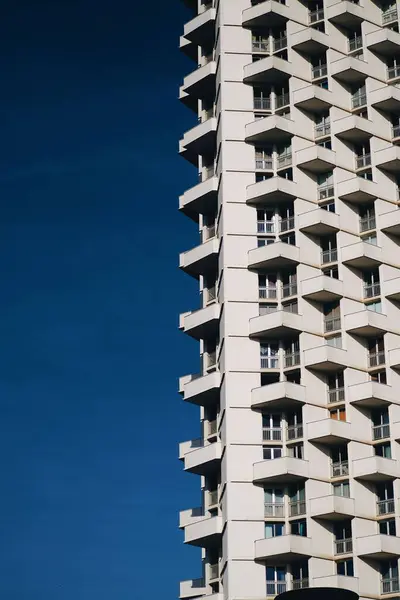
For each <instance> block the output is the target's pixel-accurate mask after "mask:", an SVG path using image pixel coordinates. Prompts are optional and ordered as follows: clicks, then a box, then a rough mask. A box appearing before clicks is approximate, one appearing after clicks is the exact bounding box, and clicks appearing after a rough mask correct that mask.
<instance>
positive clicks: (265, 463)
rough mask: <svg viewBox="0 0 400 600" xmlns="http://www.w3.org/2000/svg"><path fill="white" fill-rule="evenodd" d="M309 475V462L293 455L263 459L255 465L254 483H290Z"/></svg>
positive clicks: (306, 477)
mask: <svg viewBox="0 0 400 600" xmlns="http://www.w3.org/2000/svg"><path fill="white" fill-rule="evenodd" d="M308 477H309V467H308V462H307V461H306V460H301V459H299V458H292V457H291V456H283V457H282V458H275V459H273V460H262V461H261V462H257V463H255V464H254V465H253V481H254V483H267V482H269V483H285V482H287V483H290V482H294V481H300V480H303V479H308Z"/></svg>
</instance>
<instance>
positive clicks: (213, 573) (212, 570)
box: [209, 563, 219, 579]
mask: <svg viewBox="0 0 400 600" xmlns="http://www.w3.org/2000/svg"><path fill="white" fill-rule="evenodd" d="M209 574H210V579H218V577H219V564H218V563H217V564H215V565H210V567H209Z"/></svg>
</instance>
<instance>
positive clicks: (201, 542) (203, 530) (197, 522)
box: [179, 508, 222, 548]
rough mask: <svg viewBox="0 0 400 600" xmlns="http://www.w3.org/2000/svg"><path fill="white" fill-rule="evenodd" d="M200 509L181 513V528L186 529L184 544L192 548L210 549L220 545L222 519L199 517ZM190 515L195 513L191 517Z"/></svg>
mask: <svg viewBox="0 0 400 600" xmlns="http://www.w3.org/2000/svg"><path fill="white" fill-rule="evenodd" d="M202 510H203V509H202V508H200V509H190V510H186V511H182V512H181V513H180V523H179V527H180V528H181V529H184V543H185V544H191V545H192V546H200V547H203V548H204V547H209V546H214V545H216V544H217V543H218V541H219V539H220V537H221V533H222V517H219V516H216V517H210V516H207V515H204V514H203V515H201V516H199V515H198V514H197V513H199V512H200V513H201V512H202ZM190 513H194V516H191V515H190Z"/></svg>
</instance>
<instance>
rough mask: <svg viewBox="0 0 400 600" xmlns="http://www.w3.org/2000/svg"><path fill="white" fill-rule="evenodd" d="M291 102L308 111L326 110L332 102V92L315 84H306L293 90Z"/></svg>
mask: <svg viewBox="0 0 400 600" xmlns="http://www.w3.org/2000/svg"><path fill="white" fill-rule="evenodd" d="M293 104H294V105H295V106H297V108H301V109H302V110H307V111H310V112H321V111H326V110H329V109H330V107H331V106H332V105H333V104H334V102H333V94H332V92H330V91H329V90H325V89H324V88H321V87H318V86H316V85H307V86H306V87H303V88H300V89H298V90H295V91H294V92H293Z"/></svg>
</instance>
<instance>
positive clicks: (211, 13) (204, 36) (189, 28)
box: [183, 8, 217, 46]
mask: <svg viewBox="0 0 400 600" xmlns="http://www.w3.org/2000/svg"><path fill="white" fill-rule="evenodd" d="M216 14H217V12H216V9H215V8H209V9H208V10H205V11H204V12H202V13H200V14H199V15H197V16H196V17H194V19H192V20H191V21H189V22H188V23H186V24H185V26H184V29H183V35H184V36H185V38H186V39H188V40H190V41H191V42H193V43H194V44H197V45H198V46H205V45H207V46H210V45H211V44H212V42H213V40H214V38H215V18H216Z"/></svg>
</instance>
